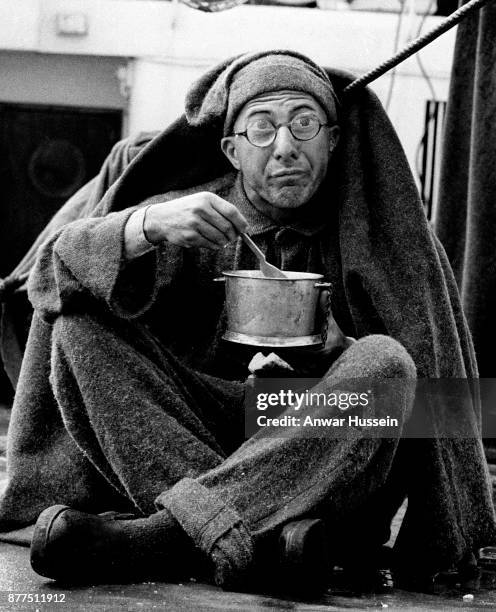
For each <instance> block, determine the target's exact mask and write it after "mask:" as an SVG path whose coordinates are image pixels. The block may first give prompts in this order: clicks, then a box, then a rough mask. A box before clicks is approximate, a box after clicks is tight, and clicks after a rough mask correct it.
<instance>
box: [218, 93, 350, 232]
mask: <svg viewBox="0 0 496 612" xmlns="http://www.w3.org/2000/svg"><path fill="white" fill-rule="evenodd" d="M302 114H303V115H306V116H315V117H316V118H317V119H318V120H319V122H320V123H328V119H327V115H326V113H325V112H324V110H323V109H322V107H321V106H320V104H319V103H318V102H317V101H316V100H315V99H314V98H313V97H312V96H310V95H309V94H305V93H300V92H295V91H279V92H273V93H267V94H264V95H262V96H259V97H257V98H254V99H253V100H250V101H249V102H247V103H246V104H245V106H244V107H243V108H242V110H241V111H240V113H239V115H238V117H237V118H236V121H235V123H234V128H233V133H239V132H244V131H245V130H246V128H247V126H248V125H249V124H250V123H253V122H260V123H258V124H257V125H260V126H265V125H267V121H270V122H271V123H272V124H273V125H275V126H277V125H279V124H281V123H283V124H286V123H289V122H290V121H291V120H292V119H294V118H295V117H297V116H298V115H302ZM338 134H339V128H338V127H337V126H329V127H322V128H321V129H320V132H319V133H318V134H317V136H315V137H314V138H312V139H311V140H306V141H302V140H297V139H296V138H295V137H294V136H293V135H292V134H291V132H290V130H289V127H286V126H283V127H280V128H279V129H278V131H277V134H276V138H275V140H274V142H273V143H272V144H270V145H269V146H266V147H262V148H261V147H257V146H255V145H253V144H251V143H250V142H249V141H248V139H247V138H246V137H245V136H227V137H226V138H224V139H223V140H222V150H223V151H224V153H225V155H226V156H227V157H228V159H229V160H230V161H231V163H232V164H233V166H234V167H235V168H236V169H237V170H240V172H241V174H242V176H243V185H244V188H245V191H246V194H247V196H248V198H249V199H250V201H251V202H252V203H253V204H254V205H255V206H256V207H257V208H259V209H260V210H262V211H263V212H266V214H268V215H269V216H271V217H272V218H274V219H276V220H277V219H284V218H288V216H290V215H291V212H293V213H294V210H295V209H297V208H299V207H301V206H303V205H304V204H306V203H307V202H308V201H309V200H310V199H311V198H312V196H313V195H314V194H315V192H316V191H317V189H318V188H319V187H320V185H321V183H322V181H323V180H324V177H325V175H326V172H327V165H328V162H329V157H330V153H331V151H332V149H333V148H334V147H335V145H336V143H337V139H338Z"/></svg>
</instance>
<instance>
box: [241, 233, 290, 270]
mask: <svg viewBox="0 0 496 612" xmlns="http://www.w3.org/2000/svg"><path fill="white" fill-rule="evenodd" d="M241 238H242V239H243V240H244V242H245V244H246V245H247V246H248V247H249V248H250V249H251V250H252V251H253V253H255V255H256V256H257V259H258V263H259V265H260V271H261V272H262V274H263V275H264V276H270V277H272V278H288V277H287V276H286V274H284V272H283V271H282V270H279V268H276V267H275V266H273V265H272V264H270V263H267V260H266V259H265V255H264V254H263V253H262V251H261V250H260V249H259V248H258V247H257V245H256V244H255V243H254V242H253V240H252V239H251V238H250V237H249V236H248V234H245V233H244V232H242V233H241Z"/></svg>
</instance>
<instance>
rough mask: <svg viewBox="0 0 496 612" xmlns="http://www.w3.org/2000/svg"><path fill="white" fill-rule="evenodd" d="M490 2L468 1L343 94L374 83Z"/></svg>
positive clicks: (486, 0) (484, 0) (480, 0)
mask: <svg viewBox="0 0 496 612" xmlns="http://www.w3.org/2000/svg"><path fill="white" fill-rule="evenodd" d="M491 1H492V0H470V2H468V3H467V4H464V5H463V6H462V7H460V8H459V9H458V10H456V11H455V12H454V13H452V14H451V15H450V16H449V17H448V18H447V19H445V20H444V21H443V22H442V23H440V24H439V25H438V26H437V27H435V28H434V29H433V30H431V31H430V32H427V33H426V34H424V35H422V36H420V37H419V38H416V39H415V40H413V41H412V42H411V43H409V44H408V45H407V46H406V47H404V48H403V49H402V50H401V51H400V52H399V53H397V54H396V55H394V56H393V57H391V58H390V59H388V60H386V61H385V62H383V63H382V64H380V65H379V66H377V68H374V69H373V70H371V71H370V72H367V74H364V75H363V76H361V77H360V78H359V79H356V80H355V81H353V83H350V84H349V85H348V86H347V87H345V88H344V89H343V94H344V95H348V94H350V93H352V92H353V91H355V90H356V89H359V88H361V87H365V85H368V84H369V83H371V82H372V81H375V80H376V79H377V78H379V77H380V76H382V75H383V74H385V73H386V72H388V70H391V68H394V67H395V66H397V65H398V64H401V62H403V61H405V60H406V59H407V58H409V57H410V56H411V55H413V54H414V53H416V52H417V51H420V49H423V48H424V47H426V46H427V45H428V44H429V43H431V42H432V41H433V40H435V39H436V38H439V36H441V34H444V33H445V32H447V31H448V30H451V28H452V27H454V26H455V25H456V24H457V23H459V22H460V21H462V19H464V18H465V17H466V16H467V15H468V14H469V13H472V12H473V11H476V10H478V9H480V8H482V7H483V6H484V5H485V4H487V3H488V2H491Z"/></svg>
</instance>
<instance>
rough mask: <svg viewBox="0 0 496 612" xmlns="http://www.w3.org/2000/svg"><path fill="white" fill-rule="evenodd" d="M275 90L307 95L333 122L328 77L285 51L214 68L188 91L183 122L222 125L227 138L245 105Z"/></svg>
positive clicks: (262, 53)
mask: <svg viewBox="0 0 496 612" xmlns="http://www.w3.org/2000/svg"><path fill="white" fill-rule="evenodd" d="M275 90H291V91H301V92H304V93H309V94H311V95H312V96H313V97H314V98H315V99H316V100H317V101H318V102H319V103H320V104H321V106H322V108H323V109H324V110H325V112H326V114H327V116H328V118H329V122H330V123H331V124H332V123H335V122H336V107H337V106H338V100H337V97H336V94H335V92H334V89H333V86H332V84H331V82H330V80H329V77H328V76H327V74H326V73H325V71H324V70H322V68H320V67H319V66H318V65H317V64H315V63H314V62H312V61H311V60H309V59H308V58H307V57H305V56H303V55H300V54H299V53H296V52H294V51H288V50H278V51H260V52H258V53H247V54H245V55H241V56H239V57H237V58H235V59H234V61H233V60H228V61H227V62H224V63H223V64H220V66H216V67H215V68H214V69H212V70H211V71H209V72H207V74H205V75H204V76H203V77H201V78H200V79H199V80H198V81H197V82H196V83H194V84H193V85H192V87H191V88H190V90H189V92H188V94H187V97H186V118H187V119H188V122H189V123H190V125H196V126H212V127H215V126H220V125H224V135H227V134H229V133H230V131H231V128H232V125H233V122H234V119H235V117H236V116H237V114H238V112H239V111H240V110H241V108H242V107H243V106H244V105H245V104H246V102H248V101H249V100H251V99H252V98H254V97H256V96H259V95H261V94H264V93H268V92H270V91H275Z"/></svg>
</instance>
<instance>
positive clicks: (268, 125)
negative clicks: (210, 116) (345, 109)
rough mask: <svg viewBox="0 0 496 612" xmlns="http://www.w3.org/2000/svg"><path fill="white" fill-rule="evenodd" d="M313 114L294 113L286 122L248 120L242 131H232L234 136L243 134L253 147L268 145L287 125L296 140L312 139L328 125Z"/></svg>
mask: <svg viewBox="0 0 496 612" xmlns="http://www.w3.org/2000/svg"><path fill="white" fill-rule="evenodd" d="M328 125H329V124H328V123H321V122H320V121H319V119H318V118H317V117H315V116H314V115H307V114H305V115H296V117H293V119H291V121H289V122H288V123H278V124H277V125H274V124H273V123H272V121H269V119H265V118H263V119H255V120H254V121H251V122H248V124H247V126H246V130H245V131H244V132H234V136H244V137H245V138H246V139H247V140H248V142H249V143H251V144H252V145H254V146H255V147H268V146H270V145H271V144H272V143H273V142H274V140H275V139H276V136H277V132H278V131H279V128H282V127H287V128H288V129H289V131H290V132H291V135H292V136H293V138H296V140H303V141H305V140H312V138H315V137H316V136H317V134H318V133H319V132H320V130H321V128H322V127H324V126H328Z"/></svg>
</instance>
